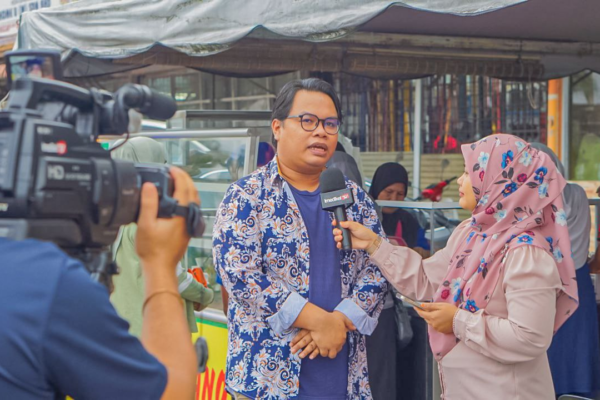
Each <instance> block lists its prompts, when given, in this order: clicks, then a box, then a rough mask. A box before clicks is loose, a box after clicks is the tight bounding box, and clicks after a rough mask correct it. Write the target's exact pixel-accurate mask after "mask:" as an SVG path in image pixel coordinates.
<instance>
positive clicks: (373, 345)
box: [367, 162, 428, 400]
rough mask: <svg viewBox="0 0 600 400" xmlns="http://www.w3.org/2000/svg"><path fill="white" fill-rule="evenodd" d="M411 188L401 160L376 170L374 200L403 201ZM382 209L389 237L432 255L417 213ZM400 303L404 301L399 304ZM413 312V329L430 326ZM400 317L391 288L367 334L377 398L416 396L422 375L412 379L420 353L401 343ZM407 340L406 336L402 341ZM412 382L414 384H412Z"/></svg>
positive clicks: (370, 373)
mask: <svg viewBox="0 0 600 400" xmlns="http://www.w3.org/2000/svg"><path fill="white" fill-rule="evenodd" d="M407 190H408V173H407V172H406V169H405V168H404V167H403V166H402V165H400V164H398V163H393V162H390V163H385V164H383V165H381V166H380V167H379V168H377V171H375V175H373V181H372V182H371V188H370V189H369V195H370V196H371V197H372V198H373V200H388V201H403V200H404V198H405V197H406V192H407ZM381 212H382V218H381V224H382V225H383V230H384V231H385V234H386V235H387V237H388V239H390V240H391V241H395V242H396V243H397V244H400V245H405V246H408V247H410V248H413V249H415V250H417V251H418V252H419V253H420V254H422V255H423V256H424V257H426V256H428V251H426V250H424V249H422V248H417V247H416V246H417V242H418V238H419V230H420V229H421V227H420V225H419V223H418V222H417V219H416V218H415V217H413V216H412V215H411V214H410V213H409V212H408V211H406V210H402V209H400V208H391V207H382V209H381ZM399 307H402V305H401V304H399ZM411 312H412V310H411ZM411 312H409V315H413V316H414V317H415V318H413V319H412V321H410V322H408V324H409V325H411V327H412V329H413V330H415V329H418V332H424V331H425V330H426V325H425V322H424V321H423V320H422V319H420V318H419V317H418V316H417V314H416V313H414V312H412V314H411ZM405 313H406V311H405ZM397 318H400V316H399V315H397V313H396V312H395V310H394V296H393V295H392V293H391V292H390V293H389V294H388V296H387V297H386V299H385V304H384V306H383V310H382V312H381V315H380V316H379V323H378V324H377V328H375V331H374V332H373V333H372V334H371V336H367V365H368V368H369V384H370V385H371V392H372V393H373V400H388V399H389V400H396V399H400V398H414V396H413V395H412V394H413V392H414V388H413V386H415V385H416V384H415V381H416V380H417V379H419V378H418V377H416V376H415V377H414V379H412V377H411V373H412V372H411V364H412V365H414V364H415V363H416V362H417V361H416V354H417V353H416V350H415V346H412V345H409V346H407V347H406V348H404V349H403V348H402V347H401V346H399V344H400V343H399V341H397V338H398V324H399V323H400V321H399V320H397ZM404 340H406V339H403V340H401V341H400V342H402V341H404ZM411 343H412V342H411ZM404 346H406V343H404ZM423 354H424V352H423ZM400 355H401V357H400ZM399 382H402V384H400V383H399ZM408 385H412V386H411V387H408Z"/></svg>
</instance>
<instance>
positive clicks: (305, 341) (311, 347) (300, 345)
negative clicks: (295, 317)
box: [290, 329, 319, 360]
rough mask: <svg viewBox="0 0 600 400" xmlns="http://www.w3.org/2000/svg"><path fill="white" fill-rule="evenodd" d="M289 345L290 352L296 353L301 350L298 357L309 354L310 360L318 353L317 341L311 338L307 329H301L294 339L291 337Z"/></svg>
mask: <svg viewBox="0 0 600 400" xmlns="http://www.w3.org/2000/svg"><path fill="white" fill-rule="evenodd" d="M290 346H291V347H292V354H297V353H298V352H299V351H300V350H302V352H301V353H300V358H304V357H307V356H309V358H310V359H311V360H314V359H315V358H317V356H318V355H319V348H318V347H317V343H316V342H315V341H314V340H313V338H312V335H311V334H310V331H309V330H307V329H301V330H300V332H298V334H297V335H296V336H295V337H294V339H292V342H291V343H290Z"/></svg>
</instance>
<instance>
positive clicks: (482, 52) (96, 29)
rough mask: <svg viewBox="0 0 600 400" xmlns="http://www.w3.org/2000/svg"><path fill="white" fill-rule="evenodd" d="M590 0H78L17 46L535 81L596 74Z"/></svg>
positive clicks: (93, 63)
mask: <svg viewBox="0 0 600 400" xmlns="http://www.w3.org/2000/svg"><path fill="white" fill-rule="evenodd" d="M597 15H600V2H597V1H594V0H570V1H569V2H566V1H563V0H528V1H523V0H500V1H491V0H406V1H403V2H390V1H381V0H370V1H365V0H336V1H327V2H324V1H319V0H303V1H286V2H282V1H280V0H261V1H248V0H212V1H210V0H170V1H148V0H115V1H98V0H83V1H79V2H76V3H71V4H68V5H65V6H62V7H57V8H50V9H43V10H38V11H35V12H31V13H25V14H23V16H22V18H21V26H20V30H19V38H18V47H19V48H23V49H35V48H55V49H59V50H61V51H63V52H64V61H65V76H67V77H78V76H94V75H102V74H106V73H112V72H117V71H124V70H128V69H132V68H138V67H141V66H145V65H149V64H166V65H181V66H187V67H191V68H197V69H201V70H205V71H210V72H214V73H221V74H229V75H237V76H261V75H262V76H265V75H271V74H278V73H282V72H287V71H294V70H308V71H319V72H347V73H351V74H357V75H363V76H371V77H380V78H402V77H416V76H424V75H428V74H442V73H450V74H477V75H488V76H495V77H503V78H511V79H523V80H535V79H549V78H555V77H561V76H566V75H570V74H573V73H575V72H578V71H581V70H584V69H591V70H594V71H600V25H598V24H597V22H596V21H595V16H597Z"/></svg>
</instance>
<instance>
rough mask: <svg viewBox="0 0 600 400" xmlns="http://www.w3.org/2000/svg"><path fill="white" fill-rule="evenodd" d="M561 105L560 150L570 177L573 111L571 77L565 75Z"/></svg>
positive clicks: (561, 159)
mask: <svg viewBox="0 0 600 400" xmlns="http://www.w3.org/2000/svg"><path fill="white" fill-rule="evenodd" d="M561 103H562V104H561V105H560V107H561V108H562V112H561V114H562V116H561V119H560V123H561V125H562V126H561V130H560V132H561V135H560V147H561V149H560V150H561V151H560V155H561V157H560V161H561V162H562V164H563V165H564V166H565V179H569V169H570V164H569V151H570V148H569V139H570V137H569V134H570V132H569V128H570V122H571V116H570V111H571V107H570V106H571V78H570V77H568V76H567V77H565V78H562V96H561Z"/></svg>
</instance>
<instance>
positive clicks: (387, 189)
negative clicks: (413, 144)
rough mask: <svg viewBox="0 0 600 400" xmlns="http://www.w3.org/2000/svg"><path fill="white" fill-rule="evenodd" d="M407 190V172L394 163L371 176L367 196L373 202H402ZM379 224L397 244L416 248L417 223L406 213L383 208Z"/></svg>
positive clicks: (381, 167)
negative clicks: (371, 179)
mask: <svg viewBox="0 0 600 400" xmlns="http://www.w3.org/2000/svg"><path fill="white" fill-rule="evenodd" d="M407 190H408V172H406V169H405V168H404V167H403V166H402V165H400V164H398V163H394V162H389V163H385V164H383V165H381V166H380V167H379V168H377V171H375V175H373V181H372V182H371V188H370V189H369V195H370V196H371V197H372V198H373V199H374V200H389V201H403V200H404V198H405V197H406V192H407ZM381 212H382V213H383V217H382V219H381V224H382V225H383V230H384V231H385V234H386V235H387V236H388V238H390V239H395V240H396V241H397V242H398V244H402V245H406V246H408V247H410V248H414V247H416V246H417V238H418V233H419V229H420V228H421V227H420V226H419V223H418V222H417V219H416V218H415V217H413V216H412V215H411V214H410V213H409V212H408V211H406V210H402V209H400V208H390V207H383V208H382V210H381Z"/></svg>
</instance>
